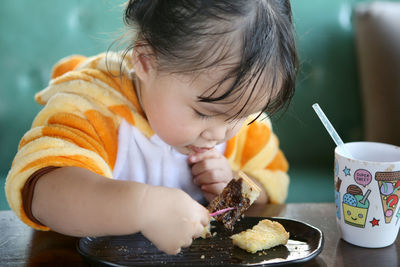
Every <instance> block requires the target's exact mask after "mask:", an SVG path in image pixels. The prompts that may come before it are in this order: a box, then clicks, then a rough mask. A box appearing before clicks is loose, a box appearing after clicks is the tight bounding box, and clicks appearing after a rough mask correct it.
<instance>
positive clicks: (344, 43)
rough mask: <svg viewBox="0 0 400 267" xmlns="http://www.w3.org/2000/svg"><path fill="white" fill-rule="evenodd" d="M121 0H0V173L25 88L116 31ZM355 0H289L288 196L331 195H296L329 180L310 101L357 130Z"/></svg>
mask: <svg viewBox="0 0 400 267" xmlns="http://www.w3.org/2000/svg"><path fill="white" fill-rule="evenodd" d="M123 2H124V1H122V0H118V1H117V0H97V1H91V0H69V1H62V0H40V1H29V0H2V1H0V32H1V35H0V58H1V60H0V70H1V71H0V177H3V178H0V179H3V180H4V177H5V175H6V173H7V171H8V169H9V167H10V164H11V161H12V158H13V157H14V155H15V153H16V150H17V145H18V142H19V139H20V138H21V137H22V135H23V134H24V133H25V131H27V130H28V129H29V128H30V124H31V122H32V120H33V118H34V116H35V114H36V113H37V112H38V110H39V108H40V107H39V105H37V104H36V103H35V102H34V100H33V96H34V94H35V93H36V92H37V91H38V90H40V89H42V88H44V87H45V86H46V85H47V83H48V79H49V73H50V70H51V67H52V65H53V64H54V63H55V62H56V61H57V60H58V59H60V58H61V57H64V56H67V55H70V54H84V55H93V54H96V53H99V52H102V51H105V50H106V49H107V48H108V46H109V45H110V43H111V42H112V41H113V40H115V39H116V38H117V37H119V36H120V33H121V28H122V25H123V24H122V19H121V15H122V7H121V6H120V5H121V4H122V3H123ZM359 2H370V1H360V0H347V1H345V0H334V1H332V0H314V1H311V0H293V1H292V6H293V13H294V21H295V29H296V32H297V40H298V50H299V55H300V61H301V71H300V75H299V77H298V86H297V91H296V94H295V96H294V99H293V102H292V105H291V106H290V107H289V109H288V110H287V112H286V113H284V114H281V116H280V117H279V118H274V122H275V123H274V126H275V131H276V132H277V134H278V135H279V137H280V142H281V146H282V148H283V150H284V151H285V153H286V155H287V157H288V159H289V161H290V163H291V166H292V168H291V171H290V174H291V176H292V181H293V183H292V184H293V186H292V187H291V192H293V193H295V195H294V196H290V197H289V200H290V201H294V202H296V201H300V200H303V199H305V200H313V201H322V200H333V198H331V195H329V196H328V197H326V198H324V197H322V196H324V195H326V194H325V193H324V192H322V193H321V194H320V195H321V197H318V198H315V199H313V198H307V197H305V198H302V197H304V196H303V195H302V197H300V198H299V197H297V196H296V192H299V190H300V191H301V192H304V183H303V182H306V181H307V182H306V183H309V182H310V181H312V179H324V180H323V181H324V183H325V184H323V185H321V186H320V187H324V186H327V185H328V187H330V182H331V177H330V170H331V169H332V168H333V167H332V165H333V149H334V147H335V146H334V144H333V142H332V141H331V139H330V137H329V136H328V134H327V133H326V131H325V129H324V128H323V126H322V124H321V123H320V121H319V120H318V118H317V116H316V115H315V113H314V112H313V110H312V108H311V105H312V104H313V103H315V102H318V103H319V104H320V106H321V107H322V108H323V110H324V111H325V113H326V114H327V116H328V117H329V118H330V120H331V121H332V123H333V124H334V125H335V127H336V128H337V130H338V132H339V134H340V135H341V136H342V138H343V140H344V141H355V140H361V139H362V138H363V134H362V133H363V128H362V116H361V101H360V94H359V82H358V76H357V58H356V51H355V44H354V31H353V25H352V10H353V7H354V5H355V4H356V3H359ZM313 177H314V178H313ZM310 179H311V180H310ZM302 183H303V184H302ZM329 190H330V188H329ZM0 192H1V193H3V192H2V191H0ZM332 197H333V193H332ZM0 198H4V196H1V195H0ZM0 203H1V199H0ZM1 205H3V204H0V209H1V208H2V207H4V205H3V206H1Z"/></svg>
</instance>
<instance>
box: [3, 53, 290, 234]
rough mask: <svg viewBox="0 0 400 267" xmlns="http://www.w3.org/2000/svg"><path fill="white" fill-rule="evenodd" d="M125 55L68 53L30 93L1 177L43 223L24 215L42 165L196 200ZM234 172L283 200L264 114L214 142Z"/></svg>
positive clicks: (282, 172) (14, 199) (17, 205)
mask: <svg viewBox="0 0 400 267" xmlns="http://www.w3.org/2000/svg"><path fill="white" fill-rule="evenodd" d="M130 70H132V65H131V59H130V57H129V55H127V56H126V57H125V58H124V59H122V57H121V56H120V55H119V54H118V53H111V52H110V53H107V54H100V55H97V56H94V57H88V58H87V57H84V56H77V55H74V56H70V57H67V58H64V59H62V60H60V61H59V62H58V63H57V64H56V65H55V66H54V68H53V72H52V76H51V80H50V83H49V86H48V87H47V88H45V89H44V90H42V91H40V92H39V93H37V94H36V96H35V100H36V101H37V102H38V103H39V104H42V105H44V108H43V109H42V110H41V111H40V112H39V113H38V115H37V116H36V118H35V119H34V121H33V123H32V127H31V129H30V130H29V131H28V132H27V133H26V134H25V135H24V136H23V137H22V139H21V141H20V144H19V147H18V152H17V154H16V156H15V158H14V160H13V163H12V166H11V169H10V171H9V173H8V176H7V180H6V186H5V189H6V196H7V200H8V202H9V205H10V207H11V209H12V210H13V211H14V212H15V213H16V215H17V216H18V217H19V218H20V219H21V220H22V221H23V222H25V223H26V224H28V225H30V226H31V227H34V228H36V229H41V230H49V228H48V227H46V226H42V225H39V224H37V223H35V222H33V221H31V220H30V219H29V217H28V216H27V215H26V214H25V211H24V208H23V203H22V199H23V197H22V193H21V192H22V190H23V188H24V185H25V183H26V181H27V180H28V178H29V177H30V176H31V175H32V174H34V173H35V172H36V171H38V170H40V169H42V168H45V167H48V166H56V167H63V166H76V167H82V168H86V169H89V170H91V171H93V172H96V173H98V174H100V175H103V176H105V177H109V178H114V179H127V180H134V181H138V182H144V183H149V184H153V185H161V186H170V187H177V188H181V189H183V190H185V191H186V192H187V193H189V194H190V195H192V197H193V198H195V199H199V197H201V191H200V190H199V188H197V187H196V186H195V185H194V184H193V182H192V178H191V174H190V170H189V167H188V166H187V158H186V156H185V155H182V154H179V153H178V152H176V151H175V150H174V149H172V148H171V147H170V146H168V145H167V144H166V143H164V142H163V141H162V140H161V139H160V138H158V136H157V135H156V134H155V133H154V132H153V130H152V129H151V127H150V125H149V123H148V121H147V120H146V118H145V116H144V113H143V111H142V109H141V107H140V104H139V101H138V98H137V96H136V94H135V90H134V88H133V83H132V80H131V79H132V78H131V77H132V75H131V73H130ZM217 149H219V150H220V151H221V152H222V153H224V155H225V156H226V158H227V159H228V161H229V163H230V164H231V167H232V169H233V170H234V171H238V170H241V171H243V172H245V173H247V174H248V175H249V176H251V177H253V178H255V179H257V180H258V181H259V182H260V184H261V185H263V186H264V187H265V190H266V192H267V193H268V196H269V200H270V202H271V203H282V202H283V201H285V199H286V196H287V191H288V186H289V177H288V175H287V170H288V163H287V161H286V159H285V157H284V155H283V153H282V152H281V150H280V149H279V142H278V138H277V137H276V136H275V134H274V133H273V132H272V127H271V123H270V121H269V120H268V119H264V120H260V121H255V122H254V123H252V124H250V125H247V123H245V124H244V126H243V127H242V128H241V130H240V131H239V133H238V134H237V135H236V136H234V137H233V138H232V139H231V140H229V141H228V142H226V143H225V144H221V145H219V146H218V147H217Z"/></svg>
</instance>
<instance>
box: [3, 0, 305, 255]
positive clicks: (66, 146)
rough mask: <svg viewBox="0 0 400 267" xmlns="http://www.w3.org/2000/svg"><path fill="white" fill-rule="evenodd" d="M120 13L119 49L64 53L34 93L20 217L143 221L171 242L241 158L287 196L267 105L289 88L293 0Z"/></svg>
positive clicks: (189, 235)
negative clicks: (125, 41)
mask: <svg viewBox="0 0 400 267" xmlns="http://www.w3.org/2000/svg"><path fill="white" fill-rule="evenodd" d="M125 22H126V24H127V25H128V26H130V30H129V31H128V34H131V35H132V36H134V39H133V40H132V45H131V46H130V47H128V48H127V49H126V50H125V51H124V52H123V53H111V52H109V53H106V54H100V55H97V56H94V57H89V58H86V57H84V56H70V57H67V58H65V59H63V60H61V61H59V62H58V63H57V64H56V65H55V66H54V68H53V72H52V77H51V81H50V83H49V86H48V87H47V88H45V89H44V90H42V91H41V92H39V93H38V94H37V95H36V96H35V99H36V101H37V102H38V103H40V104H43V105H44V108H43V109H42V110H41V111H40V112H39V114H38V115H37V116H36V118H35V119H34V122H33V124H32V128H31V129H30V130H29V131H28V132H27V133H26V134H25V135H24V136H23V138H22V139H21V141H20V145H19V149H18V152H17V155H16V156H15V159H14V161H13V164H12V166H11V169H10V171H9V174H8V177H7V182H6V193H7V199H8V201H9V204H10V207H11V208H12V209H13V210H14V212H15V213H16V214H17V215H18V216H19V217H20V218H21V220H22V221H24V222H25V223H26V224H28V225H30V226H32V227H34V228H36V229H41V230H50V229H51V230H53V231H57V232H60V233H63V234H67V235H73V236H100V235H123V234H131V233H135V232H139V231H140V232H142V234H143V235H144V236H146V237H147V238H148V239H149V240H150V241H152V242H153V243H154V244H155V245H156V246H157V247H158V248H159V249H160V250H163V251H165V252H166V253H170V254H175V253H178V252H179V251H180V249H181V248H182V247H186V246H189V245H190V244H191V242H192V239H193V238H196V237H198V236H200V235H201V234H202V232H203V228H204V226H205V225H207V224H208V223H209V220H210V217H209V214H208V212H207V210H206V209H205V208H204V206H202V205H201V204H199V203H203V202H206V201H210V200H211V199H213V198H214V197H215V196H216V195H218V194H219V193H220V192H221V191H222V189H223V188H224V186H225V185H226V184H227V183H228V182H229V181H230V180H231V179H232V178H233V176H234V173H235V172H236V171H238V170H241V171H244V172H245V173H246V174H248V175H249V176H250V177H252V178H253V179H254V180H255V181H256V182H257V183H258V184H259V185H261V187H262V188H263V193H262V194H261V196H260V198H259V199H258V200H257V201H258V202H259V203H266V202H271V203H280V202H283V201H284V200H285V198H286V195H287V188H288V183H289V178H288V176H287V173H286V172H287V169H288V164H287V162H286V159H285V157H284V156H283V154H282V152H281V151H280V149H279V145H278V140H277V137H276V136H275V135H274V134H273V133H272V130H271V124H270V121H269V120H268V118H266V116H265V115H263V114H264V113H267V114H269V115H272V114H273V113H274V112H276V111H277V110H279V109H280V108H282V107H283V106H285V105H287V104H288V103H289V101H290V99H291V98H292V95H293V93H294V86H295V74H296V65H297V56H296V50H295V44H294V38H293V33H292V19H291V11H290V4H289V1H284V0H254V1H248V0H236V1H232V0H226V1H222V0H215V1H200V0H198V1H196V0H192V1H178V0H159V1H157V0H135V1H133V0H131V1H129V2H128V3H127V6H126V10H125ZM109 178H113V179H109Z"/></svg>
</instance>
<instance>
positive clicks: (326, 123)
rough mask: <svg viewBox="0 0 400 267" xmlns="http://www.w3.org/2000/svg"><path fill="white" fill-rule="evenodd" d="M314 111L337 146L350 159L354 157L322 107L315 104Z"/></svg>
mask: <svg viewBox="0 0 400 267" xmlns="http://www.w3.org/2000/svg"><path fill="white" fill-rule="evenodd" d="M312 107H313V109H314V110H315V113H317V115H318V117H319V119H320V120H321V122H322V124H323V125H324V126H325V128H326V130H327V131H328V133H329V135H330V136H331V137H332V139H333V141H334V142H335V144H336V145H337V146H340V147H342V148H343V150H344V152H345V153H346V154H347V156H348V157H352V156H351V153H350V152H349V151H348V150H347V148H346V146H345V145H344V143H343V141H342V139H341V138H340V136H339V135H338V133H337V132H336V130H335V128H333V126H332V124H331V122H330V121H329V120H328V118H327V117H326V116H325V113H324V112H323V111H322V109H321V108H320V106H319V105H318V104H317V103H315V104H314V105H312Z"/></svg>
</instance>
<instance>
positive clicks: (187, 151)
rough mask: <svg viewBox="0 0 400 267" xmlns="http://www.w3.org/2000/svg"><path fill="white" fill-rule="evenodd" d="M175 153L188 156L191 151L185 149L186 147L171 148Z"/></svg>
mask: <svg viewBox="0 0 400 267" xmlns="http://www.w3.org/2000/svg"><path fill="white" fill-rule="evenodd" d="M173 148H174V149H175V150H176V151H178V152H179V153H181V154H183V155H190V154H191V153H193V152H191V150H190V149H188V148H186V147H173Z"/></svg>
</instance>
